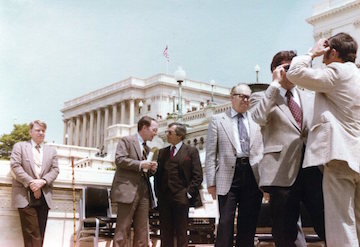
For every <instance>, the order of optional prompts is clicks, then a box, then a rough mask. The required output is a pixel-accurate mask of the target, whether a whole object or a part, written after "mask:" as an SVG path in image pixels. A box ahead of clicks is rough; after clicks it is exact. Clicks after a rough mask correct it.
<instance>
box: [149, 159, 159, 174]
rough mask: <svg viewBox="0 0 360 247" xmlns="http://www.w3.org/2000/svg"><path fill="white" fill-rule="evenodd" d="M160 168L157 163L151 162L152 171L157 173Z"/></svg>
mask: <svg viewBox="0 0 360 247" xmlns="http://www.w3.org/2000/svg"><path fill="white" fill-rule="evenodd" d="M157 167H158V163H157V162H156V161H151V168H150V169H151V170H152V171H154V172H156V169H157Z"/></svg>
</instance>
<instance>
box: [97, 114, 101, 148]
mask: <svg viewBox="0 0 360 247" xmlns="http://www.w3.org/2000/svg"><path fill="white" fill-rule="evenodd" d="M96 120H97V121H96V147H97V148H101V147H100V134H101V133H100V130H101V128H100V124H101V109H97V111H96Z"/></svg>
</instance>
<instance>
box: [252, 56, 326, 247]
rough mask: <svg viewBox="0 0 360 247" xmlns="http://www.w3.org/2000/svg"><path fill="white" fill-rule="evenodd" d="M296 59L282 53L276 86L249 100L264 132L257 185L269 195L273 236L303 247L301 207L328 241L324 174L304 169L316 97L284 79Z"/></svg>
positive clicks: (282, 243) (275, 61) (281, 242)
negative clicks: (301, 242) (323, 188)
mask: <svg viewBox="0 0 360 247" xmlns="http://www.w3.org/2000/svg"><path fill="white" fill-rule="evenodd" d="M295 56H296V53H295V52H294V51H280V52H278V53H277V54H276V55H275V56H274V58H273V60H272V63H271V71H272V73H273V82H272V83H271V84H270V86H269V87H268V88H267V90H266V91H265V92H257V93H254V94H252V96H251V99H250V105H251V111H252V117H253V119H254V121H255V122H257V123H258V124H259V125H260V127H261V132H262V135H263V142H264V152H263V154H264V156H263V159H262V160H261V161H260V163H259V175H260V180H259V186H260V188H261V189H263V190H264V191H265V192H268V193H269V194H270V207H271V214H272V219H273V227H272V234H273V237H274V239H275V244H276V246H277V247H282V246H283V247H290V246H299V245H302V244H300V243H298V242H297V241H296V240H297V238H298V232H299V229H298V219H299V213H300V203H301V202H303V203H304V205H305V207H306V209H307V210H308V212H309V214H310V216H311V218H312V220H313V224H314V228H315V231H316V232H317V234H318V235H319V237H320V238H322V239H324V238H325V229H324V206H323V194H322V174H321V172H320V170H319V169H318V167H312V168H306V169H304V168H303V167H302V163H303V154H304V151H305V145H306V141H307V134H308V130H309V127H310V124H311V120H312V115H313V107H314V96H313V95H312V94H310V93H308V92H305V91H303V90H300V89H298V88H296V87H295V85H294V84H292V83H291V82H290V81H289V80H288V79H287V78H286V70H287V69H288V68H289V65H290V63H291V60H292V59H293V58H294V57H295ZM300 231H301V229H300Z"/></svg>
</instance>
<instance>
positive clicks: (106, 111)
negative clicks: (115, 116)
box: [103, 106, 109, 144]
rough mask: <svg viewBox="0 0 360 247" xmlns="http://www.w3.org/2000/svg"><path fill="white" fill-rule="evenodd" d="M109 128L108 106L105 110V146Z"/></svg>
mask: <svg viewBox="0 0 360 247" xmlns="http://www.w3.org/2000/svg"><path fill="white" fill-rule="evenodd" d="M108 126H109V107H108V106H107V107H106V108H105V116H104V140H103V144H105V139H106V136H107V131H106V130H107V127H108Z"/></svg>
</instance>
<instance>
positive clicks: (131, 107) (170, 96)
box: [61, 74, 230, 150]
mask: <svg viewBox="0 0 360 247" xmlns="http://www.w3.org/2000/svg"><path fill="white" fill-rule="evenodd" d="M229 92H230V90H229V88H226V87H223V86H219V85H215V86H211V85H210V83H207V82H200V81H194V80H188V79H186V80H185V81H184V82H183V83H182V112H183V114H185V113H187V112H193V111H197V110H200V109H202V108H204V107H205V106H206V105H208V104H209V102H210V100H211V94H212V93H213V98H214V101H215V102H217V103H218V104H222V103H225V102H227V101H228V97H229ZM177 107H178V83H177V82H176V81H175V79H174V77H173V76H169V75H165V74H157V75H154V76H152V77H149V78H147V79H139V78H135V77H129V78H127V79H125V80H121V81H119V82H116V83H114V84H111V85H109V86H106V87H103V88H101V89H98V90H96V91H93V92H90V93H88V94H85V95H83V96H80V97H78V98H75V99H72V100H69V101H67V102H65V104H64V107H63V109H62V110H61V111H62V112H63V121H64V142H63V143H64V144H67V145H75V146H83V147H96V148H101V147H103V146H104V147H105V150H107V137H108V135H107V129H108V128H109V127H110V126H113V125H118V127H124V128H125V129H126V128H127V127H132V126H134V125H135V124H136V123H137V120H138V119H139V118H140V117H141V116H143V115H149V116H151V117H154V118H156V119H158V120H161V119H166V118H167V117H168V116H169V114H171V113H173V112H174V111H175V112H176V111H177ZM123 134H128V131H126V130H124V133H123Z"/></svg>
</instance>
